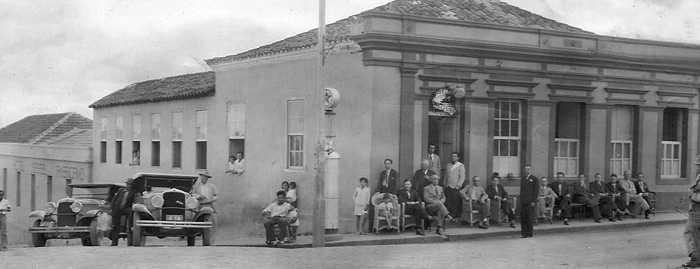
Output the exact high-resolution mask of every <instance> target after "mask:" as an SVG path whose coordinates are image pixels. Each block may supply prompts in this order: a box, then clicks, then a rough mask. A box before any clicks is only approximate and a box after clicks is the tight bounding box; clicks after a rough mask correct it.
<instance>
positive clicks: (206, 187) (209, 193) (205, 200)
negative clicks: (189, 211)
mask: <svg viewBox="0 0 700 269" xmlns="http://www.w3.org/2000/svg"><path fill="white" fill-rule="evenodd" d="M210 178H211V175H209V171H207V170H204V171H202V172H200V173H199V183H198V184H195V185H194V187H193V188H192V191H191V193H192V197H194V198H197V200H199V206H200V207H202V206H208V207H211V208H212V209H214V213H215V214H212V215H211V220H210V221H211V222H213V223H214V225H213V226H212V228H211V241H210V242H211V243H212V245H213V244H214V238H216V237H215V234H216V233H215V232H216V209H215V208H214V202H216V201H217V200H219V196H218V192H217V191H216V186H214V184H212V183H208V181H209V179H210Z"/></svg>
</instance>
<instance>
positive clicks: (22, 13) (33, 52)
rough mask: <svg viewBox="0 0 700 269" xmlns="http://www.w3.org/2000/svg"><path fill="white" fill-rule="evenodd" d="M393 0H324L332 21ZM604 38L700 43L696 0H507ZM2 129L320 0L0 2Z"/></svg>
mask: <svg viewBox="0 0 700 269" xmlns="http://www.w3.org/2000/svg"><path fill="white" fill-rule="evenodd" d="M388 2H389V0H326V21H327V22H328V23H332V22H335V21H337V20H340V19H343V18H346V17H349V16H352V15H355V14H358V13H360V12H362V11H365V10H369V9H372V8H374V7H377V6H381V5H384V4H386V3H388ZM503 2H506V3H509V4H512V5H515V6H518V7H520V8H522V9H525V10H528V11H530V12H533V13H536V14H539V15H542V16H544V17H547V18H550V19H553V20H556V21H559V22H562V23H566V24H569V25H571V26H575V27H578V28H581V29H584V30H587V31H591V32H594V33H596V34H600V35H607V36H615V37H627V38H638V39H648V40H660V41H672V42H682V43H692V44H698V45H700V16H698V15H697V11H700V1H695V0H503ZM0 25H2V27H0V127H1V126H5V125H7V124H10V123H13V122H15V121H18V120H20V119H22V118H24V117H25V116H29V115H34V114H48V113H63V112H77V113H79V114H81V115H83V116H86V117H88V118H92V109H90V108H88V105H90V104H91V103H93V102H95V101H97V100H99V99H100V98H102V97H104V96H106V95H108V94H110V93H112V92H114V91H117V90H119V89H121V88H124V87H125V86H127V85H129V84H132V83H136V82H139V81H145V80H150V79H156V78H164V77H169V76H175V75H180V74H188V73H196V72H202V71H209V70H210V69H209V68H208V67H207V66H206V64H205V63H204V60H205V59H211V58H214V57H221V56H226V55H233V54H237V53H240V52H244V51H247V50H249V49H253V48H257V47H259V46H263V45H266V44H269V43H272V42H275V41H278V40H281V39H284V38H286V37H290V36H293V35H296V34H298V33H301V32H305V31H308V30H310V29H314V28H316V27H317V26H318V1H315V0H233V1H232V0H207V1H201V0H199V1H195V0H192V1H186V0H167V1H165V0H153V1H150V0H149V1H143V0H141V1H134V0H124V1H116V0H65V1H53V0H32V1H26V0H9V1H7V0H0Z"/></svg>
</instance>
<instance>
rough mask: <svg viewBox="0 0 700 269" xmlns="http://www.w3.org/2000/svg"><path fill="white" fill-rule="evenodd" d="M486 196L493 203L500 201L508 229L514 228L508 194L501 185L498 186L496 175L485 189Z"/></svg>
mask: <svg viewBox="0 0 700 269" xmlns="http://www.w3.org/2000/svg"><path fill="white" fill-rule="evenodd" d="M486 194H488V195H489V198H490V199H492V200H494V201H497V200H500V201H501V211H503V212H504V213H506V215H508V222H510V225H509V227H511V228H515V213H513V209H512V206H511V204H510V201H508V193H507V192H506V190H505V188H503V186H502V185H501V184H498V174H496V175H495V176H494V178H493V179H491V185H489V186H488V187H486ZM498 221H501V220H498Z"/></svg>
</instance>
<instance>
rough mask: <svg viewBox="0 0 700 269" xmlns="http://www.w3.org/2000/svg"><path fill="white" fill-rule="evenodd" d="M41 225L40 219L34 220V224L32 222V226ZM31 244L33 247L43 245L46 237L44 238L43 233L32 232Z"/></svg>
mask: <svg viewBox="0 0 700 269" xmlns="http://www.w3.org/2000/svg"><path fill="white" fill-rule="evenodd" d="M40 225H41V220H39V219H38V220H35V221H34V224H32V227H39V226H40ZM32 244H33V245H34V246H35V247H45V246H46V238H44V235H43V234H40V233H32Z"/></svg>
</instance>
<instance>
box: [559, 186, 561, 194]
mask: <svg viewBox="0 0 700 269" xmlns="http://www.w3.org/2000/svg"><path fill="white" fill-rule="evenodd" d="M559 195H561V184H559Z"/></svg>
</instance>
